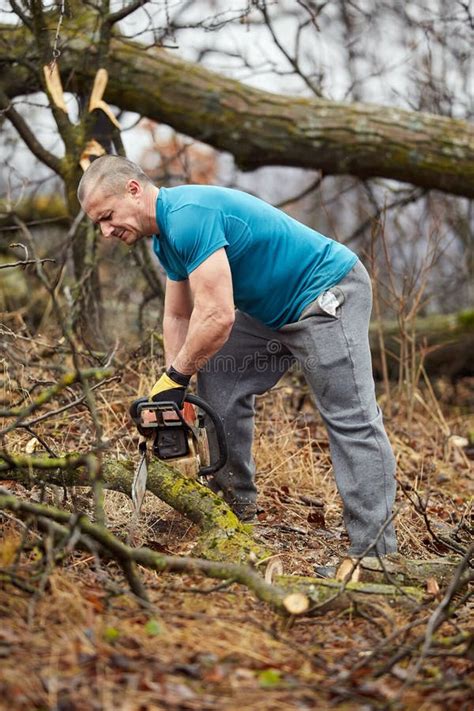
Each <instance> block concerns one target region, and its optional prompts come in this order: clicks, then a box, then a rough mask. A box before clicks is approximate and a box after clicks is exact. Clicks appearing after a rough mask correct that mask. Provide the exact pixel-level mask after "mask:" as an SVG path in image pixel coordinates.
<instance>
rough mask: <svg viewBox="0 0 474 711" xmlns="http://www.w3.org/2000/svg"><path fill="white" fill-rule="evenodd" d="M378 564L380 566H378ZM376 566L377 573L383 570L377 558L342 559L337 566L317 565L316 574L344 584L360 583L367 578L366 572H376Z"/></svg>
mask: <svg viewBox="0 0 474 711" xmlns="http://www.w3.org/2000/svg"><path fill="white" fill-rule="evenodd" d="M377 564H378V565H377ZM374 565H375V566H377V568H376V569H377V572H380V571H381V570H382V568H381V566H380V564H379V563H378V560H377V558H369V557H367V556H366V557H364V558H361V559H360V560H359V559H358V558H350V557H349V556H347V557H346V558H342V560H340V561H339V563H338V564H337V565H317V566H315V569H314V570H315V573H316V574H317V575H319V576H320V577H321V578H333V579H334V580H340V581H341V582H344V583H359V582H361V581H362V580H361V579H364V578H365V575H364V572H365V571H371V572H373V570H374Z"/></svg>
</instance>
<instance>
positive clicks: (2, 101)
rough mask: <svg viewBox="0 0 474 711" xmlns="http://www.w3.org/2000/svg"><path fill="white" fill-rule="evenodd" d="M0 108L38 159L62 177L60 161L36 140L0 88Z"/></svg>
mask: <svg viewBox="0 0 474 711" xmlns="http://www.w3.org/2000/svg"><path fill="white" fill-rule="evenodd" d="M0 109H1V110H2V113H4V115H5V116H6V117H7V118H8V119H9V121H10V122H11V123H12V124H13V126H14V127H15V128H16V130H17V131H18V133H19V134H20V136H21V138H22V139H23V140H24V142H25V143H26V145H27V146H28V148H29V149H30V151H31V152H32V153H33V154H34V155H35V156H36V157H37V158H38V160H40V161H41V162H42V163H44V164H45V165H47V166H48V168H51V170H53V171H54V172H55V173H57V174H58V175H60V176H61V177H62V161H61V160H60V159H59V158H57V157H56V156H55V155H53V154H52V153H50V152H49V151H48V150H46V148H45V147H44V146H43V145H42V144H41V143H40V142H39V141H38V139H37V138H36V136H35V135H34V133H33V132H32V130H31V129H30V127H29V126H28V124H27V123H26V121H25V119H24V118H23V117H22V116H21V114H19V113H18V111H17V110H16V109H15V108H14V106H13V104H12V102H11V101H10V99H9V98H8V96H7V95H6V94H5V93H4V92H3V91H2V90H0Z"/></svg>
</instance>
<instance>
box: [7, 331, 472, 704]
mask: <svg viewBox="0 0 474 711" xmlns="http://www.w3.org/2000/svg"><path fill="white" fill-rule="evenodd" d="M15 348H16V351H15V352H16V354H17V357H16V358H13V359H12V361H11V362H10V365H9V364H7V363H6V364H5V365H4V378H3V394H2V397H3V399H4V403H3V405H5V403H6V402H8V403H10V405H11V404H12V403H13V404H15V403H18V402H19V401H20V400H21V393H24V392H25V391H27V390H31V387H32V385H33V384H34V382H35V381H36V382H37V383H39V385H37V388H38V389H41V387H44V386H45V385H46V383H49V382H54V380H55V378H57V375H55V372H54V370H49V371H48V367H49V366H46V364H45V363H46V362H49V361H47V359H46V360H45V357H43V356H42V357H40V358H38V359H37V360H35V358H32V357H31V352H30V354H29V355H30V364H33V366H34V368H33V369H32V368H31V367H30V368H28V369H26V368H22V367H21V366H20V365H19V362H20V361H19V355H18V354H19V353H20V350H21V344H19V343H18V342H17V343H16V345H15ZM36 348H37V349H38V353H39V346H36ZM58 349H60V347H59V346H58V347H57V349H56V350H58ZM12 355H14V353H12ZM55 357H57V353H56V356H55ZM53 359H54V358H53ZM119 362H120V365H119V366H118V368H117V371H116V372H118V373H119V374H120V376H121V380H120V381H112V382H109V383H106V384H104V385H103V386H101V387H100V388H98V389H97V390H96V391H95V397H96V404H97V409H98V414H99V417H100V420H101V422H102V424H103V427H104V437H105V438H108V439H110V445H109V447H108V451H107V453H106V456H107V457H118V458H133V459H135V460H136V459H137V458H138V457H137V452H136V444H137V441H136V437H135V433H134V432H133V430H132V428H131V426H130V424H129V422H128V416H127V411H128V403H129V402H130V400H131V399H133V398H134V397H135V396H136V393H137V392H144V391H145V390H146V387H147V386H148V385H149V383H150V382H151V381H153V378H154V376H155V374H156V373H154V372H153V370H154V369H155V370H156V368H157V365H156V361H152V360H151V359H146V358H145V357H143V356H142V357H135V358H134V359H132V358H131V357H128V358H125V357H123V358H122V360H121V361H120V358H119ZM144 374H146V377H145V375H144ZM437 388H438V393H437V394H438V397H437V398H436V400H435V399H434V393H433V392H431V391H430V390H429V389H426V388H424V389H419V390H417V391H416V393H412V394H411V395H412V396H411V399H407V397H406V394H405V395H403V394H402V393H401V392H400V391H397V390H396V388H395V386H394V388H393V393H392V395H391V397H390V402H388V401H387V397H386V395H384V396H382V397H381V400H382V406H383V407H384V410H385V412H386V413H387V412H389V411H391V414H386V418H385V419H386V426H387V430H388V432H389V436H390V438H391V441H392V443H393V446H394V451H395V453H396V456H397V460H398V480H399V487H398V494H397V504H396V511H397V515H396V519H395V523H396V527H397V532H398V537H399V546H400V552H401V553H402V554H404V555H405V556H407V557H411V558H417V559H430V558H439V557H440V556H443V555H447V554H453V552H457V553H460V554H462V551H463V550H465V549H466V548H467V545H468V543H469V540H470V538H469V537H470V536H472V484H473V478H472V466H471V465H472V462H471V461H470V459H469V457H468V454H469V453H468V452H467V453H466V450H465V449H464V448H463V446H462V444H460V442H461V440H459V439H457V438H459V437H468V435H469V433H470V432H472V430H473V423H472V420H470V419H469V415H468V414H467V413H468V410H469V404H471V405H472V398H473V389H472V388H473V383H472V381H471V382H469V381H467V380H465V381H463V382H461V383H459V384H458V386H457V389H456V392H454V391H453V389H452V387H451V386H450V385H448V384H446V383H443V382H439V383H437ZM36 392H38V390H37V391H36ZM79 394H80V391H79V390H78V388H77V387H76V386H73V387H71V388H68V389H67V390H65V391H64V392H63V393H62V394H61V395H60V396H58V397H57V398H56V399H55V400H53V401H51V402H50V403H48V405H47V406H45V408H44V409H43V410H41V413H43V412H47V411H48V410H53V409H55V408H57V407H60V406H61V405H63V404H65V403H67V402H70V401H72V400H74V398H76V397H77V396H78V395H79ZM36 414H37V413H36ZM91 430H92V427H91V418H90V415H89V413H88V411H87V409H86V407H85V405H84V403H82V404H79V405H77V406H76V407H73V408H71V409H68V410H66V411H64V412H63V413H61V414H60V415H58V416H56V417H50V418H47V419H45V420H44V421H43V422H41V423H38V424H37V425H36V426H35V427H33V428H32V430H31V431H29V432H28V431H24V430H20V429H15V430H13V431H12V432H10V433H9V434H8V435H7V437H6V440H5V441H4V446H5V448H6V449H8V450H9V451H11V452H23V451H30V452H32V451H35V453H39V452H42V451H44V450H43V446H42V445H41V444H38V443H37V440H35V439H34V437H32V432H34V433H35V434H39V435H40V437H41V439H42V440H43V442H46V443H47V444H48V445H49V447H51V449H53V450H54V451H55V452H66V451H70V452H71V451H76V452H77V451H87V449H88V447H90V445H91V441H92V435H91ZM35 443H36V444H35ZM255 456H256V461H257V469H258V486H259V505H260V507H261V509H262V510H261V512H260V514H259V521H258V523H257V524H256V525H255V526H254V536H255V537H256V538H257V539H259V540H261V541H263V542H264V543H265V545H266V546H267V547H268V548H270V549H271V550H272V551H273V552H274V553H275V554H276V555H278V557H279V559H280V560H281V562H282V564H283V569H284V571H285V573H290V574H297V575H314V567H315V565H317V564H321V563H326V562H333V561H335V560H337V558H338V557H339V556H340V555H342V554H343V553H344V550H345V549H346V548H347V545H348V539H347V536H346V533H345V530H344V526H343V522H342V511H341V502H340V499H339V496H338V493H337V490H336V487H335V483H334V480H333V476H332V468H331V461H330V456H329V450H328V444H327V438H326V434H325V430H324V427H323V425H322V422H321V420H320V418H319V416H318V415H317V414H316V412H315V410H314V408H313V406H312V405H311V403H310V402H309V400H308V398H304V397H302V391H301V386H300V382H299V380H298V378H297V377H296V376H295V377H293V379H292V378H289V379H288V380H287V381H285V382H284V383H283V384H282V385H280V386H279V387H277V388H276V389H275V390H274V391H272V393H270V394H269V395H267V396H265V397H262V398H259V399H258V403H257V431H256V439H255ZM1 486H3V487H5V488H8V489H9V490H10V491H12V492H13V493H15V494H16V495H18V496H20V497H25V498H31V497H33V498H35V499H36V500H38V498H39V497H40V494H41V491H40V488H39V487H38V486H35V487H33V488H32V489H30V490H27V489H26V488H24V487H22V486H20V485H18V484H13V483H12V482H9V481H8V480H4V481H2V482H1ZM46 496H47V497H48V500H52V499H55V502H56V505H59V506H61V507H63V508H67V509H69V510H71V509H73V508H74V507H75V506H76V507H79V508H80V509H81V510H84V509H86V510H87V509H88V508H89V509H90V505H91V500H90V496H88V494H87V490H85V489H81V490H75V492H74V493H73V494H71V492H68V493H67V500H63V492H62V490H61V489H57V488H55V489H54V490H52V491H49V490H48V491H47V492H46ZM105 511H106V516H107V525H108V526H109V528H110V529H111V530H112V531H113V532H114V533H116V534H117V535H118V536H119V537H121V538H126V536H127V532H128V527H129V524H130V519H131V514H132V506H131V502H130V501H129V499H127V497H125V496H124V495H122V494H120V493H117V492H106V500H105ZM0 527H1V540H0V658H1V666H0V708H1V709H19V710H21V711H23V710H25V711H26V710H28V711H29V710H31V709H45V710H46V709H48V710H55V711H56V710H57V711H83V710H84V711H86V710H89V709H94V710H95V709H97V710H100V711H102V710H103V711H109V710H112V709H114V710H115V709H116V710H120V711H135V710H136V711H151V710H153V709H170V710H171V709H173V710H176V711H178V710H179V711H181V710H182V711H187V710H190V711H191V710H196V711H198V710H199V711H200V710H203V711H204V710H207V709H209V710H219V711H221V710H232V709H239V710H240V711H246V710H249V711H250V709H252V711H253V710H254V709H258V711H267V710H270V709H272V710H273V709H279V710H281V711H285V710H286V709H288V710H290V709H301V710H305V709H336V710H337V711H345V710H346V709H361V710H364V711H371V710H378V709H413V710H415V709H416V711H428V710H429V711H451V710H453V711H454V710H456V711H470V710H471V709H473V708H474V705H473V693H474V689H473V685H472V680H473V671H474V663H473V662H474V646H473V626H472V602H470V600H469V598H468V596H467V594H466V588H465V589H464V590H462V591H461V592H460V593H459V594H458V595H457V596H456V597H455V598H454V599H453V600H451V601H450V613H449V619H448V620H447V621H445V622H444V623H443V624H442V625H441V626H439V627H438V628H437V629H436V630H435V632H434V633H433V634H432V635H431V634H430V633H429V627H428V624H429V621H430V619H432V616H433V614H435V612H436V610H437V609H438V608H439V606H440V603H442V600H443V594H444V593H445V586H444V587H443V586H441V590H440V591H439V592H436V591H434V592H433V593H432V594H431V595H428V594H427V595H426V596H425V598H424V601H423V603H421V604H415V603H413V602H412V601H410V600H408V599H407V600H403V599H402V600H399V601H398V602H396V603H395V604H394V603H393V601H391V600H390V599H381V598H379V597H378V596H376V597H374V598H373V599H368V600H367V603H365V604H362V605H355V604H352V605H350V606H349V607H347V609H339V610H337V611H335V610H334V611H329V612H328V611H327V612H324V613H320V614H317V615H314V616H312V617H301V618H290V619H283V618H281V617H279V616H278V615H276V614H275V613H274V612H273V611H272V610H271V609H270V608H269V607H267V606H266V605H265V604H264V603H262V602H260V601H259V600H257V599H256V598H255V596H254V595H253V594H252V593H251V592H250V591H248V590H246V589H245V588H244V587H242V586H239V587H238V586H236V585H228V586H225V585H219V584H216V583H213V582H212V581H210V580H209V579H203V578H199V577H198V576H194V577H191V576H189V575H176V574H173V575H172V574H169V573H166V574H158V573H155V572H150V571H145V570H143V571H141V575H142V579H143V581H144V583H145V585H146V587H147V589H148V591H149V595H150V600H151V604H150V606H149V607H148V608H144V607H143V606H142V605H140V604H139V603H138V602H137V600H136V599H135V598H134V597H133V596H132V595H131V594H130V593H129V591H128V588H127V585H126V583H125V581H124V579H123V577H122V575H121V573H120V570H119V568H118V567H117V566H116V565H115V564H114V563H108V562H107V561H104V560H98V559H97V557H95V556H94V555H92V554H87V553H82V552H80V551H79V550H73V551H72V552H70V554H69V555H67V556H66V557H65V558H64V559H63V560H62V561H61V562H60V563H58V564H57V565H55V566H49V567H47V569H46V573H45V567H44V565H43V566H42V567H41V566H39V561H40V560H41V559H42V558H43V557H44V555H45V553H44V551H43V550H42V547H41V546H40V545H39V543H38V538H39V534H38V533H37V531H36V529H35V527H34V526H33V525H30V526H28V528H29V530H28V531H27V535H26V536H25V530H24V529H25V525H24V524H23V523H20V522H19V521H18V520H17V519H16V518H14V517H13V516H12V515H11V514H4V513H1V514H0ZM24 536H25V537H24ZM26 537H27V538H28V540H29V541H30V542H31V545H30V546H29V547H28V546H26V547H25V546H24V550H23V553H22V555H21V557H19V558H18V557H17V551H18V549H19V544H20V542H22V543H23V544H24V543H25V538H26ZM196 537H197V530H196V528H195V526H193V524H191V523H190V522H188V521H187V520H186V519H184V518H183V517H182V516H180V515H179V514H178V513H176V512H175V511H173V510H172V509H170V508H169V507H168V506H167V505H166V504H164V503H163V502H160V501H159V500H157V499H156V498H155V497H153V496H152V495H150V494H147V497H146V500H145V504H144V507H143V511H142V514H141V519H140V524H139V531H138V541H137V542H138V544H143V545H146V546H148V547H150V548H153V549H154V550H157V551H159V552H165V553H170V554H174V555H184V554H186V555H187V554H189V553H190V552H191V551H192V548H193V545H194V542H195V540H196ZM35 541H36V543H35ZM456 548H457V551H456V550H454V549H456ZM12 566H14V567H15V570H16V572H17V574H18V580H20V579H21V580H23V581H26V582H28V583H29V584H31V586H32V590H33V592H28V591H26V590H23V589H20V588H19V587H17V586H13V585H11V584H10V583H9V582H8V580H7V578H6V577H4V576H3V575H2V571H5V570H10V571H11V570H12ZM40 569H41V570H42V572H41V574H39V573H38V570H40ZM35 575H36V577H35ZM2 581H3V582H2ZM470 615H471V617H470ZM423 645H424V646H423Z"/></svg>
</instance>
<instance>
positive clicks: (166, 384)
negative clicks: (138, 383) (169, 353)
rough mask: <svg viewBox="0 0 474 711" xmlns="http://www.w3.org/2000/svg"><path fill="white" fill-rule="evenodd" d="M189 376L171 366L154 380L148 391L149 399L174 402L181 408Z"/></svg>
mask: <svg viewBox="0 0 474 711" xmlns="http://www.w3.org/2000/svg"><path fill="white" fill-rule="evenodd" d="M190 380H191V376H189V375H183V373H179V372H178V371H177V370H175V369H174V368H173V367H172V366H171V367H170V368H168V370H167V371H166V373H163V375H162V376H161V378H160V379H159V380H157V381H156V383H155V384H154V386H153V387H152V389H151V392H150V400H153V401H154V402H175V403H176V405H177V406H178V408H179V409H180V410H182V409H183V404H184V398H185V397H186V389H187V387H188V384H189V381H190Z"/></svg>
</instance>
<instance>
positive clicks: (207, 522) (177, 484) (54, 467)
mask: <svg viewBox="0 0 474 711" xmlns="http://www.w3.org/2000/svg"><path fill="white" fill-rule="evenodd" d="M134 466H135V465H134V463H133V462H131V461H118V460H112V459H109V460H106V461H104V463H103V466H102V478H103V485H104V488H105V489H110V490H113V491H120V492H122V493H123V494H126V495H127V496H129V497H131V490H132V481H133V475H134ZM0 476H2V477H3V478H4V479H8V480H11V481H16V482H18V483H21V484H23V485H25V486H31V485H32V484H38V483H41V482H43V483H46V484H53V485H56V486H87V487H89V486H90V485H91V484H90V479H89V474H88V472H87V469H86V468H85V467H83V466H82V465H81V464H79V465H77V464H76V460H75V459H74V457H73V456H70V457H68V458H60V459H52V458H50V457H31V456H27V455H10V454H9V455H8V459H5V458H4V459H2V458H1V457H0ZM147 490H148V491H149V492H150V493H152V494H154V495H155V496H157V497H158V498H159V499H161V500H162V501H164V502H165V503H167V504H168V505H169V506H171V507H172V508H173V509H175V510H176V511H179V513H181V514H183V515H184V516H186V517H187V518H188V519H189V520H191V521H192V522H193V523H195V524H197V525H198V526H199V528H200V529H201V535H200V537H199V538H198V540H197V542H196V547H195V550H194V553H195V554H196V555H200V556H202V557H204V558H206V559H208V560H217V561H218V560H231V561H235V562H242V561H248V560H253V561H254V562H255V563H258V561H262V560H264V559H265V558H267V557H268V555H269V552H268V551H267V550H266V549H264V548H263V546H261V545H259V544H258V543H256V542H255V541H254V540H253V537H252V534H251V527H250V526H248V525H245V524H242V523H241V522H240V521H239V519H238V518H237V516H235V514H234V513H233V512H232V511H231V509H230V508H229V507H228V506H227V504H226V503H225V501H223V499H221V498H220V497H219V496H217V495H216V494H214V493H213V492H212V491H211V490H210V489H208V488H207V487H205V486H203V485H202V484H200V483H199V482H198V481H197V480H195V479H189V478H187V477H185V476H183V475H182V474H180V473H179V472H178V471H176V470H175V469H172V468H171V467H169V466H167V465H166V464H164V463H163V462H160V461H159V460H158V459H153V460H152V461H151V462H149V464H148V480H147Z"/></svg>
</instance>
